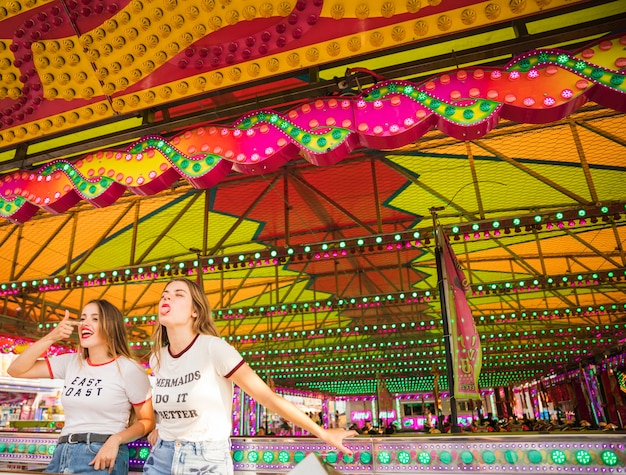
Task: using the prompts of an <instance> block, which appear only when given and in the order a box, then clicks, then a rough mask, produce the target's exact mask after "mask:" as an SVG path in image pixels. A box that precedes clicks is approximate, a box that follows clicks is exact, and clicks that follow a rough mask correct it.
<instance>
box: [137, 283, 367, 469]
mask: <svg viewBox="0 0 626 475" xmlns="http://www.w3.org/2000/svg"><path fill="white" fill-rule="evenodd" d="M153 342H154V345H153V352H152V357H151V358H150V366H151V368H152V371H153V373H154V375H155V377H156V380H155V384H154V391H153V393H154V394H153V400H154V409H155V412H156V414H157V424H158V430H155V431H153V432H152V433H151V434H150V435H149V436H148V441H149V442H150V443H151V444H152V445H153V448H152V452H151V454H150V456H149V457H148V459H147V460H146V463H145V464H144V467H143V471H144V474H148V475H170V474H172V473H207V474H208V473H219V474H220V475H228V474H232V473H233V462H232V458H231V455H230V439H229V438H230V434H231V430H232V399H233V383H235V384H236V385H237V386H239V387H240V388H241V389H243V390H244V391H245V392H246V393H247V394H248V395H249V396H250V397H252V398H253V399H255V400H256V401H257V402H258V403H260V404H263V405H264V406H265V407H267V408H268V409H270V410H271V411H274V412H277V413H278V414H280V415H281V416H283V417H284V418H285V419H287V420H290V421H291V422H293V423H294V424H296V425H298V426H300V427H302V428H304V429H305V430H307V431H308V432H310V433H311V434H313V435H314V436H316V437H319V438H320V439H322V440H324V441H325V442H327V443H328V444H330V445H333V446H334V447H337V448H338V449H339V450H341V451H342V452H344V453H346V454H348V455H352V451H350V450H349V449H348V448H346V447H345V446H344V445H343V440H344V439H345V438H346V437H354V436H356V435H357V433H356V432H355V431H346V430H343V429H324V428H323V427H320V426H319V425H317V424H316V423H315V422H313V421H312V420H311V418H310V417H308V416H307V415H306V414H305V413H304V412H302V411H301V410H300V409H298V408H297V407H296V406H295V405H293V404H292V403H290V402H289V401H287V400H286V399H284V398H282V397H281V396H279V395H278V394H276V393H275V392H274V391H272V390H271V389H270V387H269V386H267V384H265V382H264V381H263V380H262V379H261V378H260V377H259V376H258V375H257V374H256V373H255V372H254V371H253V370H252V369H251V368H250V367H249V366H248V365H247V364H246V363H245V361H244V360H243V358H242V356H241V355H240V354H239V352H238V351H237V350H236V349H235V348H233V347H232V346H231V345H229V344H228V343H226V342H225V341H223V340H222V339H221V338H220V337H219V332H218V330H217V328H216V326H215V323H214V322H213V318H212V317H211V308H210V306H209V302H208V301H207V298H206V296H205V294H204V292H203V290H202V288H201V287H200V286H199V285H198V284H196V283H195V282H193V281H191V280H188V279H173V280H171V281H170V282H169V283H168V284H167V285H166V287H165V290H164V291H163V295H162V296H161V301H160V303H159V323H158V325H157V328H156V330H155V332H154V334H153Z"/></svg>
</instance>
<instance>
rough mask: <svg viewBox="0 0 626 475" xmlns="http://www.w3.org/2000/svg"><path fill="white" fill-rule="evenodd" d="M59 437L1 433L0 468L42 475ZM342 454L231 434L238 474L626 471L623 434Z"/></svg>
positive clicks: (360, 442)
mask: <svg viewBox="0 0 626 475" xmlns="http://www.w3.org/2000/svg"><path fill="white" fill-rule="evenodd" d="M56 441H57V436H56V435H54V434H37V433H0V471H1V470H3V469H4V470H7V469H8V470H13V471H15V470H34V471H40V470H42V469H43V468H44V467H45V466H46V465H47V463H48V462H49V460H50V458H51V456H52V453H53V452H54V449H55V447H56ZM346 446H347V447H349V448H350V449H351V450H352V451H353V455H351V456H347V455H345V454H342V453H341V452H339V451H337V449H335V448H334V447H331V446H329V445H327V444H325V443H324V442H322V441H321V440H319V439H316V438H310V437H300V438H298V437H233V438H232V443H231V453H232V457H233V462H234V466H235V473H237V474H241V475H246V474H253V473H259V474H261V473H263V474H284V473H288V472H290V471H291V470H293V469H294V468H295V467H296V466H297V465H298V464H299V463H300V462H301V461H303V460H304V458H305V457H306V456H307V455H308V454H310V453H314V454H316V455H317V457H318V458H319V459H321V460H322V461H323V462H324V463H325V464H326V465H327V466H329V467H332V468H333V469H334V470H336V471H338V472H339V473H342V474H383V473H387V474H400V473H402V474H406V473H415V472H419V473H430V474H440V473H447V474H455V473H464V474H467V472H474V473H516V472H526V473H564V474H567V473H577V474H580V473H600V474H601V473H616V474H620V473H626V432H624V431H579V432H556V433H552V432H550V433H541V432H524V433H521V432H518V433H515V432H508V433H507V432H494V433H480V434H478V433H474V434H436V435H435V434H419V435H417V434H416V435H412V436H406V435H404V434H398V435H392V436H380V437H373V436H359V437H355V438H351V439H347V440H346ZM129 448H130V455H131V458H130V468H131V471H133V472H140V471H141V468H142V467H143V464H144V463H145V460H146V459H147V458H148V455H149V453H150V445H149V444H148V442H147V441H146V440H145V439H140V440H137V441H135V442H133V443H131V444H129Z"/></svg>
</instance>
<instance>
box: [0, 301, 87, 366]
mask: <svg viewBox="0 0 626 475" xmlns="http://www.w3.org/2000/svg"><path fill="white" fill-rule="evenodd" d="M76 324H77V322H73V321H71V320H70V312H69V311H68V310H66V311H65V317H63V320H61V321H60V322H59V323H58V325H57V326H56V327H55V328H54V329H53V330H52V331H51V332H50V333H48V334H47V335H45V336H43V337H42V338H40V339H39V340H37V341H36V342H35V343H33V344H31V345H30V346H29V347H28V348H26V349H25V350H24V351H23V352H22V353H21V354H20V355H19V356H18V357H17V358H15V359H14V360H13V362H12V363H11V365H10V366H9V368H8V369H7V373H8V374H9V376H13V377H14V378H49V377H50V373H49V371H48V364H47V363H46V362H45V361H43V360H41V359H39V357H40V356H41V355H42V354H43V353H44V352H45V351H46V350H47V349H48V348H50V345H52V344H53V343H55V342H56V341H59V340H63V339H66V338H69V337H70V335H71V334H72V332H73V331H74V326H75V325H76Z"/></svg>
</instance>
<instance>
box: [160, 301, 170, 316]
mask: <svg viewBox="0 0 626 475" xmlns="http://www.w3.org/2000/svg"><path fill="white" fill-rule="evenodd" d="M168 313H170V306H169V305H168V304H166V303H165V304H163V305H161V315H167V314H168Z"/></svg>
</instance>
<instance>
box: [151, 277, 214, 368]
mask: <svg viewBox="0 0 626 475" xmlns="http://www.w3.org/2000/svg"><path fill="white" fill-rule="evenodd" d="M172 282H183V283H184V284H185V285H187V289H188V290H189V295H190V296H191V301H192V305H193V311H194V312H196V313H197V317H196V318H194V319H193V330H194V332H195V333H196V334H199V335H213V336H217V337H219V336H220V332H219V330H218V329H217V327H216V326H215V322H214V321H213V316H212V314H211V304H209V301H208V299H207V298H206V295H205V294H204V290H203V289H202V287H200V286H199V285H198V284H197V283H196V282H194V281H193V280H189V279H184V278H182V277H179V278H176V279H172V280H170V281H169V282H168V283H167V284H166V285H165V287H167V286H168V285H169V284H171V283H172ZM169 343H170V340H169V338H168V336H167V328H165V327H164V326H163V325H161V323H160V322H159V323H157V326H156V329H155V330H154V332H153V333H152V354H153V355H154V356H155V358H156V361H157V366H158V364H159V358H160V355H161V349H162V348H163V347H165V346H167V345H169Z"/></svg>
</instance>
